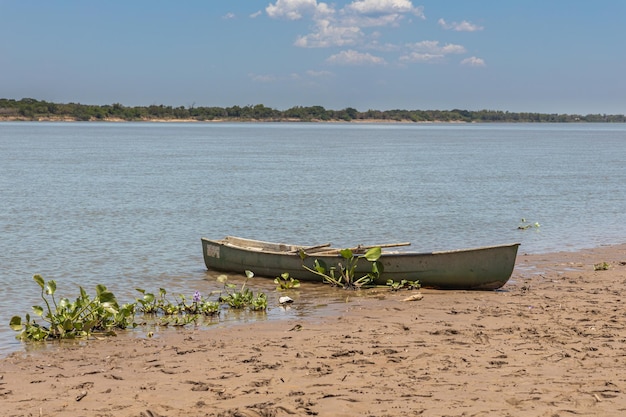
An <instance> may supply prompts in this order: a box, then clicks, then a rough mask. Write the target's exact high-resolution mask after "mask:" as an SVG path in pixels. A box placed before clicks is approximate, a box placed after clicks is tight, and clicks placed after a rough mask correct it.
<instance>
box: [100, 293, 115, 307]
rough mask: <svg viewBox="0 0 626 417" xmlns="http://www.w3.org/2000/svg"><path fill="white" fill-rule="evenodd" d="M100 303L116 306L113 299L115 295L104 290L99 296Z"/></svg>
mask: <svg viewBox="0 0 626 417" xmlns="http://www.w3.org/2000/svg"><path fill="white" fill-rule="evenodd" d="M99 296H100V302H101V303H115V304H117V300H116V299H115V295H113V293H112V292H111V291H106V290H104V291H103V292H101V293H100V294H99Z"/></svg>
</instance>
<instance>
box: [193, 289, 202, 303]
mask: <svg viewBox="0 0 626 417" xmlns="http://www.w3.org/2000/svg"><path fill="white" fill-rule="evenodd" d="M200 301H202V294H200V291H196V292H194V293H193V302H194V303H199V302H200Z"/></svg>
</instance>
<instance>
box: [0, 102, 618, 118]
mask: <svg viewBox="0 0 626 417" xmlns="http://www.w3.org/2000/svg"><path fill="white" fill-rule="evenodd" d="M0 120H81V121H92V120H93V121H97V120H126V121H150V120H166V121H176V120H197V121H211V120H229V121H302V122H313V121H343V122H351V121H358V120H373V121H395V122H465V123H472V122H481V123H520V122H524V123H545V122H549V123H567V122H593V123H609V122H610V123H624V122H626V117H625V116H624V115H619V114H618V115H607V114H588V115H585V116H583V115H576V114H574V115H569V114H543V113H512V112H508V111H500V110H478V111H471V110H462V109H453V110H401V109H396V110H384V111H381V110H367V111H363V112H360V111H358V110H356V109H354V108H352V107H347V108H345V109H342V110H327V109H325V108H324V107H322V106H308V107H303V106H295V107H292V108H290V109H287V110H283V111H281V110H276V109H272V108H270V107H266V106H264V105H263V104H256V105H247V106H243V107H240V106H233V107H225V108H222V107H195V106H190V107H185V106H179V107H172V106H164V105H162V104H160V105H156V104H153V105H150V106H136V107H126V106H124V105H122V104H120V103H114V104H111V105H109V104H107V105H103V106H93V105H86V104H80V103H49V102H46V101H40V100H35V99H32V98H23V99H21V100H12V99H0Z"/></svg>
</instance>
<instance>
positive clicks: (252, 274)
mask: <svg viewBox="0 0 626 417" xmlns="http://www.w3.org/2000/svg"><path fill="white" fill-rule="evenodd" d="M253 276H254V272H252V271H248V270H247V269H246V277H247V278H252V277H253Z"/></svg>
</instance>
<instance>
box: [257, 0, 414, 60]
mask: <svg viewBox="0 0 626 417" xmlns="http://www.w3.org/2000/svg"><path fill="white" fill-rule="evenodd" d="M265 11H266V12H267V15H268V16H269V17H270V18H274V19H279V18H283V19H289V20H299V19H303V18H304V17H309V18H310V19H311V20H312V22H313V26H312V27H313V30H312V31H311V32H310V33H308V34H305V35H300V36H298V38H297V39H296V41H295V43H294V44H295V45H296V46H298V47H301V48H321V47H332V46H354V45H357V44H358V43H362V42H363V41H364V40H365V39H367V38H368V34H367V33H365V32H364V29H365V28H371V27H385V26H392V27H393V26H397V25H398V24H399V22H400V21H401V20H402V19H404V18H405V16H406V15H415V16H419V17H421V18H423V17H424V14H423V9H422V7H416V6H413V3H412V2H411V1H410V0H355V1H353V2H352V3H350V4H348V5H346V6H345V7H343V8H342V9H340V10H339V11H337V10H335V9H334V8H333V7H332V6H329V5H328V4H327V3H324V2H317V0H276V2H275V3H271V4H270V5H268V6H267V7H266V8H265ZM378 35H379V34H378ZM371 36H372V37H376V36H377V34H376V32H374V33H372V34H371Z"/></svg>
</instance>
